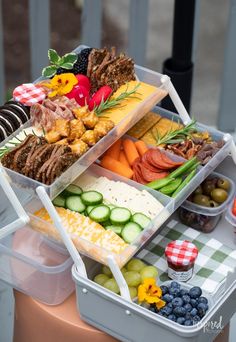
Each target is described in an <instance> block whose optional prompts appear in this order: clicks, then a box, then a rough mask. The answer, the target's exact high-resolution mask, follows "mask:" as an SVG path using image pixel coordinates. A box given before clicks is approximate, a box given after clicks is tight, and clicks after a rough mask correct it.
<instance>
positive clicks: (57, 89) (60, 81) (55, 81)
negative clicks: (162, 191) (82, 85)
mask: <svg viewBox="0 0 236 342" xmlns="http://www.w3.org/2000/svg"><path fill="white" fill-rule="evenodd" d="M77 83H78V80H77V78H76V77H75V75H74V74H72V73H65V74H61V75H56V76H54V77H53V78H52V79H51V81H50V83H45V84H44V85H45V87H47V88H49V89H51V90H52V91H51V92H50V93H49V94H48V97H54V96H56V95H59V96H62V95H65V94H68V93H69V92H70V91H71V90H72V89H73V87H74V86H75V85H76V84H77Z"/></svg>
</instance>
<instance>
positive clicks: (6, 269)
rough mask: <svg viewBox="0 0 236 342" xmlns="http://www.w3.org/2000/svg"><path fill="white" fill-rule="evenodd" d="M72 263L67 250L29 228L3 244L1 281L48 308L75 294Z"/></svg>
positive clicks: (16, 233)
mask: <svg viewBox="0 0 236 342" xmlns="http://www.w3.org/2000/svg"><path fill="white" fill-rule="evenodd" d="M72 264H73V261H72V259H71V258H70V256H69V254H68V253H67V251H66V250H65V249H64V248H61V247H60V246H57V245H56V244H55V243H53V242H50V241H48V240H47V239H45V238H44V236H43V235H42V234H39V233H37V232H35V231H33V230H32V229H31V228H29V227H27V226H25V227H24V228H21V229H19V230H18V231H17V232H15V233H14V234H11V235H9V236H8V237H7V238H5V239H3V240H1V241H0V279H1V281H3V282H5V283H7V284H8V285H10V286H12V287H14V288H15V289H17V290H19V291H21V292H23V293H25V294H27V295H29V296H32V297H34V298H35V299H37V300H39V301H41V302H43V303H45V304H47V305H58V304H60V303H62V302H63V301H64V300H65V299H66V298H67V297H68V296H69V295H70V294H71V293H72V292H73V291H74V289H75V286H74V282H73V280H72V277H71V267H72Z"/></svg>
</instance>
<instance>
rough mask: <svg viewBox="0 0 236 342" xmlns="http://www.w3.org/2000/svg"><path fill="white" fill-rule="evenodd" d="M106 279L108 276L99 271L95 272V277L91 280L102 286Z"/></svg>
mask: <svg viewBox="0 0 236 342" xmlns="http://www.w3.org/2000/svg"><path fill="white" fill-rule="evenodd" d="M108 279H110V278H109V277H108V275H106V274H103V273H100V274H97V275H96V277H94V279H93V280H94V281H95V283H97V284H99V285H101V286H103V285H104V283H105V282H106V281H107V280H108Z"/></svg>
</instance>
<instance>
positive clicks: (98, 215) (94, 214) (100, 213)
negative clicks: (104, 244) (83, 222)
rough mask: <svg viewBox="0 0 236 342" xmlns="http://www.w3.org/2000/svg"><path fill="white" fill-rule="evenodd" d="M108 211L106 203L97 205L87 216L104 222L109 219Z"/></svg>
mask: <svg viewBox="0 0 236 342" xmlns="http://www.w3.org/2000/svg"><path fill="white" fill-rule="evenodd" d="M110 212H111V211H110V208H109V207H108V206H107V205H98V206H96V207H95V208H93V209H92V210H91V211H90V213H89V217H90V218H91V220H93V221H95V222H105V221H107V220H108V219H109V217H110Z"/></svg>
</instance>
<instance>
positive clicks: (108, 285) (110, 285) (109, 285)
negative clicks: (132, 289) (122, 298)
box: [103, 278, 120, 294]
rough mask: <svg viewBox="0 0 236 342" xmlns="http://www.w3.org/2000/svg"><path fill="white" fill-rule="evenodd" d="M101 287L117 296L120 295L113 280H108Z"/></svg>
mask: <svg viewBox="0 0 236 342" xmlns="http://www.w3.org/2000/svg"><path fill="white" fill-rule="evenodd" d="M103 286H104V287H105V288H106V289H108V290H110V291H112V292H115V293H117V294H118V293H120V289H119V286H118V285H117V282H116V281H115V279H114V278H111V279H108V280H107V281H106V282H105V284H103Z"/></svg>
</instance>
